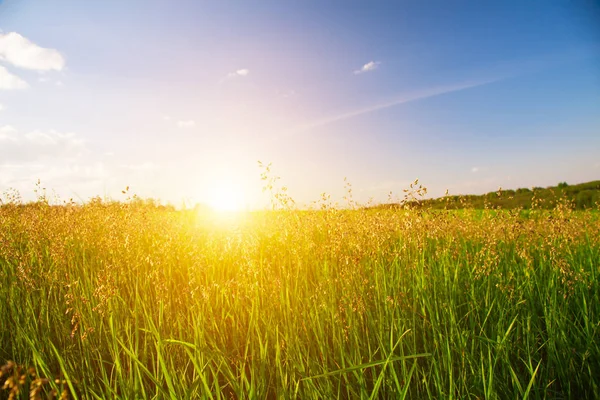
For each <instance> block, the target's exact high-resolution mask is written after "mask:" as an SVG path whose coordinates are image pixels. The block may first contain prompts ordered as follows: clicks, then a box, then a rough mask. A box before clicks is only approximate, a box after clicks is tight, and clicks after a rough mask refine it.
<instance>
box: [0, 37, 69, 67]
mask: <svg viewBox="0 0 600 400" xmlns="http://www.w3.org/2000/svg"><path fill="white" fill-rule="evenodd" d="M0 60H4V61H6V62H8V63H10V64H12V65H14V66H15V67H19V68H25V69H32V70H35V71H51V70H54V71H60V70H62V69H63V68H64V66H65V59H64V57H63V56H62V54H60V52H58V51H57V50H55V49H48V48H44V47H40V46H38V45H37V44H35V43H33V42H31V41H30V40H29V39H27V38H24V37H23V36H21V35H19V34H18V33H16V32H9V33H5V34H1V33H0Z"/></svg>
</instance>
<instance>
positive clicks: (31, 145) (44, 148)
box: [0, 125, 85, 163]
mask: <svg viewBox="0 0 600 400" xmlns="http://www.w3.org/2000/svg"><path fill="white" fill-rule="evenodd" d="M84 152H85V145H84V142H83V140H82V139H80V138H79V137H77V135H75V134H74V133H61V132H57V131H55V130H49V131H41V130H34V131H32V132H28V133H25V134H20V133H19V132H18V131H17V129H15V128H14V127H12V126H10V125H5V126H3V127H1V128H0V160H2V161H4V162H11V161H14V162H19V163H24V162H32V161H39V160H41V159H64V160H68V159H75V158H77V157H79V156H81V155H82V154H83V153H84Z"/></svg>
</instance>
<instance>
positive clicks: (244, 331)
mask: <svg viewBox="0 0 600 400" xmlns="http://www.w3.org/2000/svg"><path fill="white" fill-rule="evenodd" d="M266 181H267V182H270V181H269V180H268V178H267V179H266ZM272 193H273V195H274V197H275V200H274V203H273V205H274V208H276V209H279V211H269V212H253V213H234V214H227V213H225V214H219V213H211V212H208V211H207V212H204V213H203V212H199V211H197V210H183V211H176V210H174V209H170V208H165V207H160V206H156V205H152V204H145V203H143V202H140V201H130V202H127V203H102V202H100V201H95V202H92V203H90V204H87V205H83V206H81V205H75V204H67V205H63V206H50V205H49V204H48V202H47V201H45V199H42V200H41V201H39V202H38V203H36V204H30V205H27V206H23V205H18V204H5V205H4V206H3V207H1V208H0V282H2V284H1V285H0V320H1V321H2V323H1V324H0V343H2V346H0V363H2V362H4V361H5V360H13V361H14V362H15V363H16V364H14V365H12V364H11V365H10V368H8V367H6V368H4V370H5V371H4V372H3V376H2V377H0V386H1V385H4V384H5V383H4V382H7V380H6V378H7V377H9V376H13V377H16V378H13V380H12V381H11V382H13V384H9V385H6V389H7V390H6V391H5V392H4V393H9V392H10V391H12V390H13V389H14V388H17V389H19V388H20V389H19V390H21V392H20V394H18V396H20V398H23V399H25V398H28V396H29V389H30V387H29V385H30V382H37V383H36V385H38V386H35V387H38V388H39V389H38V392H36V393H37V394H39V396H45V395H46V394H50V392H51V391H52V390H54V391H55V393H56V394H60V393H64V394H65V395H67V394H68V395H69V396H71V397H79V398H127V399H131V398H173V399H184V398H227V399H229V398H299V399H306V398H309V399H310V398H314V399H320V398H352V399H353V398H394V399H396V398H436V399H440V398H473V399H475V398H489V399H494V398H498V399H504V398H532V399H541V398H577V397H579V398H594V397H597V396H598V392H599V390H600V389H599V388H598V383H597V382H598V377H599V376H600V345H599V343H600V342H599V341H598V333H599V329H600V283H599V281H598V273H599V272H600V271H599V267H600V220H599V218H598V213H597V212H574V211H571V210H570V209H569V207H568V205H566V204H562V205H560V206H559V208H557V209H556V210H553V211H545V210H530V211H527V212H525V211H520V210H516V211H495V210H486V211H475V210H460V211H451V212H448V211H424V210H405V209H396V210H365V209H358V208H356V207H357V206H356V204H354V203H353V202H352V201H351V200H349V204H350V205H351V207H350V208H356V209H348V210H340V209H335V208H331V207H330V206H329V205H328V203H327V201H328V200H327V197H326V196H324V200H323V202H321V203H318V204H316V207H315V208H317V209H319V210H318V211H316V210H315V211H298V210H293V208H292V207H291V206H290V204H293V203H292V202H291V199H289V197H286V195H285V191H283V192H282V191H278V190H275V189H273V192H272ZM348 198H349V199H351V193H349V196H348ZM9 200H10V199H8V200H7V201H5V203H11V202H12V203H16V201H15V200H14V199H13V200H12V201H9ZM321 206H322V207H321ZM321 208H322V209H321ZM228 215H229V216H228ZM6 365H9V364H6ZM17 365H22V366H24V367H23V369H22V370H21V371H17ZM29 366H31V367H33V369H32V370H31V373H35V375H28V373H27V372H26V371H27V370H26V368H27V367H29ZM21 378H22V379H21ZM42 378H49V379H48V380H47V381H40V380H39V379H42ZM55 378H58V381H56V382H55V381H54V379H55ZM20 380H21V381H22V383H18V384H17V383H16V382H19V381H20ZM11 385H12V386H11ZM32 388H33V386H32ZM0 393H2V392H1V391H0ZM41 398H45V397H41Z"/></svg>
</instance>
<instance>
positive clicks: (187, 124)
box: [177, 119, 196, 129]
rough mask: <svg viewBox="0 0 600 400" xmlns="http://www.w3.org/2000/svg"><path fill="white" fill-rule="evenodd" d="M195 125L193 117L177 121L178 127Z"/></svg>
mask: <svg viewBox="0 0 600 400" xmlns="http://www.w3.org/2000/svg"><path fill="white" fill-rule="evenodd" d="M195 126H196V121H194V120H193V119H189V120H185V121H184V120H181V121H177V127H178V128H182V129H183V128H193V127H195Z"/></svg>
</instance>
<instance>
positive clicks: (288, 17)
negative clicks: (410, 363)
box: [0, 0, 600, 207]
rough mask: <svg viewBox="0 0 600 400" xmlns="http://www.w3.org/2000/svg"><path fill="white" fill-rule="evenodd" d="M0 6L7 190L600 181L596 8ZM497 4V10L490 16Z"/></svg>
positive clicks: (437, 187)
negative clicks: (266, 166) (266, 167)
mask: <svg viewBox="0 0 600 400" xmlns="http://www.w3.org/2000/svg"><path fill="white" fill-rule="evenodd" d="M451 3H452V4H450V2H447V1H439V2H436V1H426V2H416V1H394V2H381V1H377V2H375V1H373V2H365V1H360V2H359V1H332V2H327V4H325V3H324V2H316V1H302V2H287V1H280V0H277V1H261V2H246V1H229V2H222V1H218V2H217V1H215V2H208V1H207V2H195V1H159V0H145V1H137V0H132V1H127V2H124V1H113V0H111V1H102V2H88V1H74V0H73V1H67V0H56V1H52V2H49V1H44V0H4V1H0V193H1V192H4V191H6V190H7V189H8V188H15V189H17V190H19V191H20V192H21V194H22V195H23V197H24V198H26V199H31V198H33V196H34V194H33V190H34V188H35V183H36V181H37V180H38V179H40V180H41V182H42V186H45V187H47V188H49V189H53V190H54V191H55V192H56V193H57V194H58V195H59V196H60V197H61V198H64V199H69V198H74V199H75V200H86V199H89V198H90V197H92V196H94V195H100V196H109V197H112V198H115V199H121V198H122V197H123V195H121V190H123V189H124V188H125V186H130V187H131V190H132V192H134V193H136V194H138V195H140V196H143V197H155V198H160V199H162V200H163V201H169V202H172V203H175V204H181V202H182V200H183V199H186V200H187V201H188V202H196V201H200V202H201V201H207V199H210V197H211V193H213V192H214V191H215V190H222V189H223V188H226V189H228V190H229V189H231V191H232V192H233V193H238V194H239V195H240V196H245V198H246V200H245V201H246V202H247V204H248V205H249V206H251V207H256V206H258V205H260V204H263V203H262V202H263V201H264V197H262V196H263V195H262V194H261V182H260V179H259V176H260V170H259V169H258V167H257V161H258V160H261V161H263V162H265V163H268V162H272V163H273V168H274V171H275V172H276V173H277V175H279V176H281V177H282V182H283V183H285V184H286V185H287V186H289V188H290V192H291V195H292V196H293V197H294V198H296V200H298V201H299V202H300V203H307V202H309V201H311V200H316V199H318V198H319V194H320V193H321V192H328V193H331V194H332V197H334V198H336V199H341V197H342V196H343V192H344V188H343V186H344V182H343V179H344V177H347V178H348V180H349V181H350V182H351V183H352V184H353V188H354V191H355V193H354V194H355V197H356V198H357V199H358V200H360V201H366V200H368V199H369V198H374V199H375V200H376V201H385V200H386V199H387V196H388V193H389V192H390V191H393V192H394V193H398V194H399V193H401V192H402V189H403V188H405V187H406V186H407V185H408V184H409V183H410V182H411V181H412V180H414V179H415V178H419V179H420V182H423V183H424V184H425V185H426V186H427V187H428V188H429V189H430V193H431V194H432V195H434V196H438V195H442V194H443V193H444V192H445V190H446V189H449V191H450V193H455V194H457V193H484V192H487V191H491V190H495V189H497V188H498V187H499V186H502V187H504V188H517V187H532V186H549V185H554V184H556V183H558V182H559V181H567V182H569V183H577V182H584V181H588V180H594V179H600V158H599V157H598V154H600V6H599V5H596V3H595V2H589V1H571V2H564V1H547V2H522V1H504V2H481V1H465V2H451ZM493 3H494V4H493Z"/></svg>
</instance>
